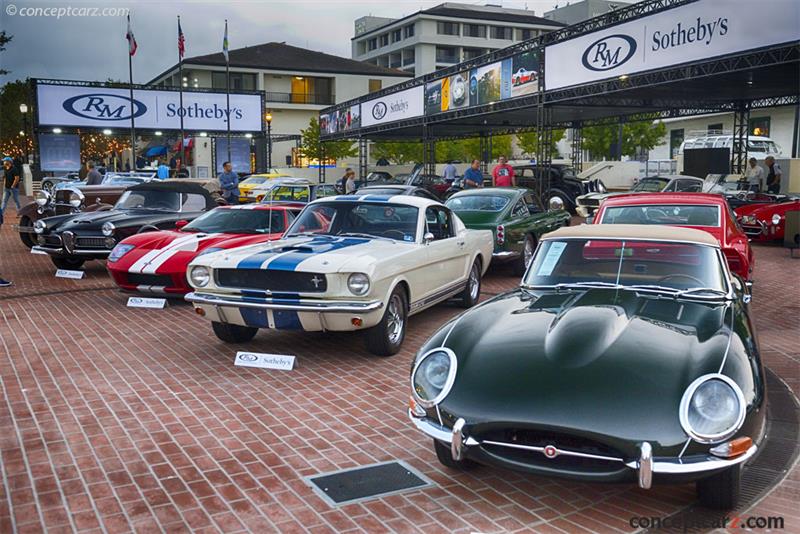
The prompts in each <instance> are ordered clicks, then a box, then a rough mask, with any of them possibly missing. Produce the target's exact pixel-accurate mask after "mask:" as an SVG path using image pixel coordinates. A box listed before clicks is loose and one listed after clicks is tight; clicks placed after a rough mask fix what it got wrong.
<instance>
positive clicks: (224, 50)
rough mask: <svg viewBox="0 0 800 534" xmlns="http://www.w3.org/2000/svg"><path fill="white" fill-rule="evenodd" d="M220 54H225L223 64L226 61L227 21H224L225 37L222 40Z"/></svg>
mask: <svg viewBox="0 0 800 534" xmlns="http://www.w3.org/2000/svg"><path fill="white" fill-rule="evenodd" d="M222 53H223V54H225V62H227V61H228V21H227V20H226V21H225V37H223V38H222Z"/></svg>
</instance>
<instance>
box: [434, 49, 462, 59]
mask: <svg viewBox="0 0 800 534" xmlns="http://www.w3.org/2000/svg"><path fill="white" fill-rule="evenodd" d="M436 61H440V62H442V63H457V62H458V57H457V54H456V49H455V48H453V47H452V46H437V47H436Z"/></svg>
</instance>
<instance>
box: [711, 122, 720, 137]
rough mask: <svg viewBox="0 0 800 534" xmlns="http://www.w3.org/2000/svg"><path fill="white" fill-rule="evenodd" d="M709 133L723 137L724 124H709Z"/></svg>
mask: <svg viewBox="0 0 800 534" xmlns="http://www.w3.org/2000/svg"><path fill="white" fill-rule="evenodd" d="M708 133H710V134H716V135H722V123H721V122H715V123H714V124H709V125H708Z"/></svg>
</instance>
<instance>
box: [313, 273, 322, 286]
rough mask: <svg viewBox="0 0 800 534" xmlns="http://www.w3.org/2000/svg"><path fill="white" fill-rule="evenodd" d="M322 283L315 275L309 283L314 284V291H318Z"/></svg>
mask: <svg viewBox="0 0 800 534" xmlns="http://www.w3.org/2000/svg"><path fill="white" fill-rule="evenodd" d="M322 282H323V280H322V278H320V277H319V276H317V275H314V278H312V279H311V283H312V284H314V289H319V285H320V284H321V283H322Z"/></svg>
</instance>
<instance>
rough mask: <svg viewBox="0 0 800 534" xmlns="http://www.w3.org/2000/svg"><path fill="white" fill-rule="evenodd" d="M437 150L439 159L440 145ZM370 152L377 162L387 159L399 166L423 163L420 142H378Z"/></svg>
mask: <svg viewBox="0 0 800 534" xmlns="http://www.w3.org/2000/svg"><path fill="white" fill-rule="evenodd" d="M436 148H437V158H438V148H439V147H438V144H437V147H436ZM370 152H371V154H370V155H371V156H372V157H373V158H375V159H376V160H379V159H385V160H388V161H390V162H392V163H396V164H398V165H405V164H406V163H418V162H420V161H422V143H421V142H420V141H376V142H375V143H374V144H373V145H372V147H371V148H370Z"/></svg>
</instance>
